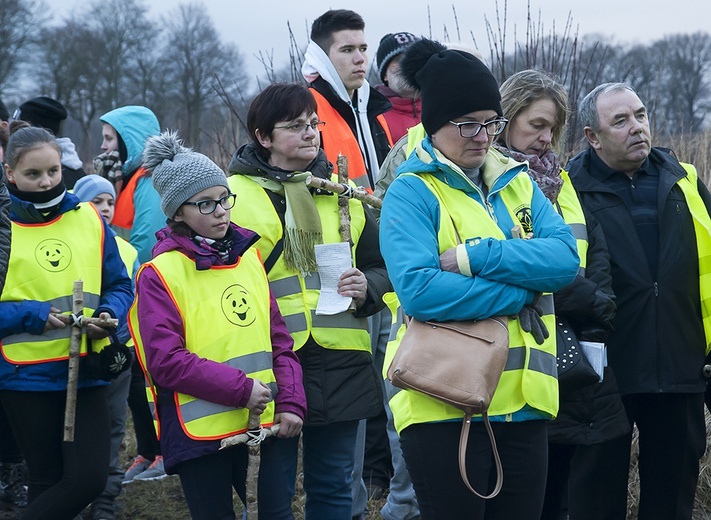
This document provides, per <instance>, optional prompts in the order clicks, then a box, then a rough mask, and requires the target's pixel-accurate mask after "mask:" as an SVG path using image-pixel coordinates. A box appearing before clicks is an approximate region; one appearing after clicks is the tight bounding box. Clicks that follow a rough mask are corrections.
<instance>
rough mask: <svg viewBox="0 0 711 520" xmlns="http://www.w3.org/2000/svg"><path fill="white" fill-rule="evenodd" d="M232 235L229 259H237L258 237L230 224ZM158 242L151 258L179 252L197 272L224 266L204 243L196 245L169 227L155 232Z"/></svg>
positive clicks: (218, 256)
mask: <svg viewBox="0 0 711 520" xmlns="http://www.w3.org/2000/svg"><path fill="white" fill-rule="evenodd" d="M230 229H231V230H232V233H233V243H232V249H231V252H230V258H235V259H237V258H239V257H240V256H242V255H243V254H244V253H245V251H247V249H249V248H250V247H252V245H254V244H255V243H256V242H257V241H258V240H259V238H260V237H259V235H258V234H257V233H256V232H254V231H252V230H249V229H246V228H243V227H240V226H238V225H236V224H234V223H230ZM156 237H157V238H158V241H157V242H156V245H155V246H153V257H154V258H155V257H156V256H158V255H159V254H161V253H166V252H168V251H179V252H181V253H183V254H184V255H185V256H187V257H188V258H190V259H191V260H194V261H195V266H196V268H197V270H198V271H204V270H207V269H210V268H211V267H213V266H218V265H225V262H224V261H223V260H222V257H221V256H220V255H219V253H218V252H217V250H216V249H214V248H212V247H210V246H208V245H207V244H206V243H202V244H198V243H197V242H195V241H194V240H193V239H192V238H191V237H188V236H185V235H181V234H178V233H174V232H173V231H172V230H171V229H170V228H169V227H164V228H163V229H160V230H158V231H157V232H156Z"/></svg>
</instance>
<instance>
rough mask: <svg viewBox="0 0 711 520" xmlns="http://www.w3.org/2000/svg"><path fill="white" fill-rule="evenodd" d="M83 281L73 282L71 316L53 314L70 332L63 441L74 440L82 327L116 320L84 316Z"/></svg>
mask: <svg viewBox="0 0 711 520" xmlns="http://www.w3.org/2000/svg"><path fill="white" fill-rule="evenodd" d="M82 312H84V282H83V281H81V280H77V281H76V282H74V298H73V304H72V316H64V315H62V316H61V317H60V315H57V314H55V315H54V316H55V317H57V318H59V319H61V320H62V321H63V322H64V323H67V324H71V326H72V334H71V340H70V343H69V370H68V373H67V400H66V404H65V407H64V441H65V442H74V424H75V422H76V411H77V383H78V382H79V352H80V350H81V336H82V327H84V326H86V325H88V324H89V323H92V324H95V325H99V326H100V327H116V325H117V324H118V320H114V319H109V320H105V319H101V318H84V317H83V316H82Z"/></svg>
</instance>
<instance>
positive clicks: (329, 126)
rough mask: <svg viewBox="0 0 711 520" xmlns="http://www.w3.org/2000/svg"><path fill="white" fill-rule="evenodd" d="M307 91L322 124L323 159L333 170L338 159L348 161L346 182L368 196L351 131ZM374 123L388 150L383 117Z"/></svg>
mask: <svg viewBox="0 0 711 520" xmlns="http://www.w3.org/2000/svg"><path fill="white" fill-rule="evenodd" d="M309 90H310V91H311V93H312V94H313V95H314V98H316V104H317V105H318V107H317V109H316V113H317V114H318V118H319V120H321V121H325V122H326V128H325V129H324V131H323V132H321V146H322V148H323V151H324V152H325V153H326V157H327V158H328V160H329V161H331V163H333V165H334V166H335V165H336V164H338V156H339V155H345V156H346V157H348V180H351V181H353V183H354V184H355V185H356V186H359V187H361V188H365V189H366V190H367V191H368V192H369V193H372V192H373V187H372V186H371V185H370V179H369V178H368V172H367V168H366V165H365V159H364V158H363V152H362V151H361V149H360V145H359V144H358V139H357V138H356V137H355V136H354V135H353V130H351V127H350V126H349V125H348V123H347V122H346V121H345V120H344V119H343V117H342V116H341V114H339V113H338V111H337V110H336V109H335V108H333V107H332V106H331V103H329V102H328V100H327V99H326V98H325V97H323V95H322V94H321V93H320V92H319V91H318V90H316V89H315V88H310V89H309ZM354 117H355V114H354ZM376 119H377V120H378V123H380V126H381V127H382V128H383V131H385V135H386V136H387V138H388V142H389V143H390V146H392V145H393V138H392V136H391V135H390V127H389V126H388V123H387V122H386V121H385V117H384V116H383V115H382V114H379V115H378V116H376ZM376 160H377V159H376ZM373 182H375V179H373Z"/></svg>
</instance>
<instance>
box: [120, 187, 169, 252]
mask: <svg viewBox="0 0 711 520" xmlns="http://www.w3.org/2000/svg"><path fill="white" fill-rule="evenodd" d="M133 207H134V208H135V214H134V217H133V227H132V228H131V235H130V237H129V242H130V243H131V245H132V246H133V247H135V248H136V250H137V251H138V261H139V262H140V263H141V264H143V263H145V262H148V261H149V260H150V259H151V258H152V254H151V251H152V249H153V246H154V245H155V243H156V231H158V230H159V229H161V228H164V227H165V221H166V218H165V215H164V214H163V212H162V211H161V209H160V195H158V192H157V191H156V190H155V188H154V187H153V181H152V180H151V178H150V177H143V178H141V179H139V180H138V183H137V184H136V191H135V192H134V193H133Z"/></svg>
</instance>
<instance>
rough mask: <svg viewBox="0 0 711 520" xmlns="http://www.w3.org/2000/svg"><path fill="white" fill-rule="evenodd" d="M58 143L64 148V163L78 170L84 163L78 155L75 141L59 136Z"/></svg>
mask: <svg viewBox="0 0 711 520" xmlns="http://www.w3.org/2000/svg"><path fill="white" fill-rule="evenodd" d="M57 144H59V147H60V148H61V149H62V165H63V166H66V167H68V168H71V169H72V170H78V169H80V168H81V167H82V166H84V164H83V163H82V162H81V159H80V158H79V155H77V148H76V146H74V143H73V142H72V140H71V139H69V138H68V137H57Z"/></svg>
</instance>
